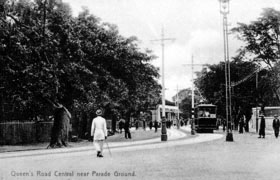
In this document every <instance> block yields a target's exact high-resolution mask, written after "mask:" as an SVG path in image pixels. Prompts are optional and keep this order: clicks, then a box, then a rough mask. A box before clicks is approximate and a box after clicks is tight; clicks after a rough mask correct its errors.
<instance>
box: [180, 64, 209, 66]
mask: <svg viewBox="0 0 280 180" xmlns="http://www.w3.org/2000/svg"><path fill="white" fill-rule="evenodd" d="M208 65H209V64H183V66H208Z"/></svg>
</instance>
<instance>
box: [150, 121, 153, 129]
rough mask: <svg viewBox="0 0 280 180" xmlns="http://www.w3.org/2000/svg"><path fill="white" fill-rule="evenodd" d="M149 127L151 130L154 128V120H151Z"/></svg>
mask: <svg viewBox="0 0 280 180" xmlns="http://www.w3.org/2000/svg"><path fill="white" fill-rule="evenodd" d="M149 128H150V130H152V128H153V121H150V122H149Z"/></svg>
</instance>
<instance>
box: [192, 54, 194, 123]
mask: <svg viewBox="0 0 280 180" xmlns="http://www.w3.org/2000/svg"><path fill="white" fill-rule="evenodd" d="M193 66H194V65H193V55H192V109H193V108H194V82H193ZM192 118H194V117H193V115H192Z"/></svg>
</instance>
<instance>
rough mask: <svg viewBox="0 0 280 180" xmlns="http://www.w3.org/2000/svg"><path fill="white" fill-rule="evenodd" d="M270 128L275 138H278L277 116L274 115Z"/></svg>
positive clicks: (278, 125)
mask: <svg viewBox="0 0 280 180" xmlns="http://www.w3.org/2000/svg"><path fill="white" fill-rule="evenodd" d="M272 127H273V129H274V134H275V137H276V138H278V135H279V127H280V122H279V119H278V116H277V114H275V115H274V119H273V122H272Z"/></svg>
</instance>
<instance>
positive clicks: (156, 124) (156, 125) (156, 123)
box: [154, 120, 158, 132]
mask: <svg viewBox="0 0 280 180" xmlns="http://www.w3.org/2000/svg"><path fill="white" fill-rule="evenodd" d="M154 126H155V132H157V128H158V122H157V120H155V124H154Z"/></svg>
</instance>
